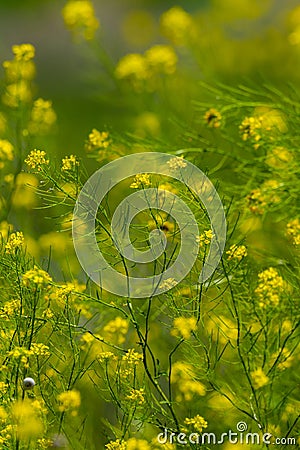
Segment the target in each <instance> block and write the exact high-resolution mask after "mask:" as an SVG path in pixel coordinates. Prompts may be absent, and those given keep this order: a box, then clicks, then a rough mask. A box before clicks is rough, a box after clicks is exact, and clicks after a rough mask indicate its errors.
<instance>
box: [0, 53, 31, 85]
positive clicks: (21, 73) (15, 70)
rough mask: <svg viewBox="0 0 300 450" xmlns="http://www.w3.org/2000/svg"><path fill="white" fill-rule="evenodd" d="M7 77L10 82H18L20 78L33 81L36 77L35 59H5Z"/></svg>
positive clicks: (4, 65)
mask: <svg viewBox="0 0 300 450" xmlns="http://www.w3.org/2000/svg"><path fill="white" fill-rule="evenodd" d="M2 65H3V68H4V70H5V79H6V82H7V83H8V84H11V83H17V82H19V81H20V80H24V81H31V80H32V79H33V78H34V77H35V72H36V71H35V64H34V62H33V61H17V60H16V59H13V60H12V61H4V62H3V64H2Z"/></svg>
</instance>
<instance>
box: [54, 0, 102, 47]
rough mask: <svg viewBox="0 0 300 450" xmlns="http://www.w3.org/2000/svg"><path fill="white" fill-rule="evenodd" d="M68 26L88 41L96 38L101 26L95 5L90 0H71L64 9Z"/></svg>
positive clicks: (63, 12) (74, 33)
mask: <svg viewBox="0 0 300 450" xmlns="http://www.w3.org/2000/svg"><path fill="white" fill-rule="evenodd" d="M62 15H63V19H64V22H65V25H66V27H67V28H68V29H69V30H70V31H71V32H72V33H73V35H74V36H82V37H83V38H84V39H86V40H87V41H89V40H92V39H94V37H95V33H96V31H97V29H98V28H99V21H98V19H97V18H96V17H95V11H94V6H93V4H92V2H90V1H89V0H70V1H69V2H68V3H67V4H66V5H65V6H64V8H63V10H62Z"/></svg>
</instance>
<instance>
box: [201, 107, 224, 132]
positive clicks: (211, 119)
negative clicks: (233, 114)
mask: <svg viewBox="0 0 300 450" xmlns="http://www.w3.org/2000/svg"><path fill="white" fill-rule="evenodd" d="M221 119H222V116H221V113H220V112H219V111H218V110H216V109H214V108H210V109H209V110H208V111H206V113H205V114H204V120H205V122H206V123H207V125H208V126H210V127H213V128H218V127H219V126H220V125H221Z"/></svg>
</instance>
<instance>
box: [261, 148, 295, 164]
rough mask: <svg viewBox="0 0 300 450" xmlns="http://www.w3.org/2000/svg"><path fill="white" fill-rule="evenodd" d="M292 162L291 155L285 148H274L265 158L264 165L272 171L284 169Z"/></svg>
mask: <svg viewBox="0 0 300 450" xmlns="http://www.w3.org/2000/svg"><path fill="white" fill-rule="evenodd" d="M292 160H293V154H292V153H291V152H290V151H289V150H287V149H286V148H285V147H275V148H273V149H272V150H271V151H269V152H268V154H267V156H266V164H268V166H270V167H273V168H274V169H284V168H285V167H286V166H287V165H288V164H289V163H290V162H291V161H292Z"/></svg>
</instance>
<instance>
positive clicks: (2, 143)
mask: <svg viewBox="0 0 300 450" xmlns="http://www.w3.org/2000/svg"><path fill="white" fill-rule="evenodd" d="M13 159H14V147H13V145H12V144H11V143H10V142H9V141H7V140H6V139H0V169H3V167H4V166H5V163H6V162H7V161H12V160H13Z"/></svg>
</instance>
